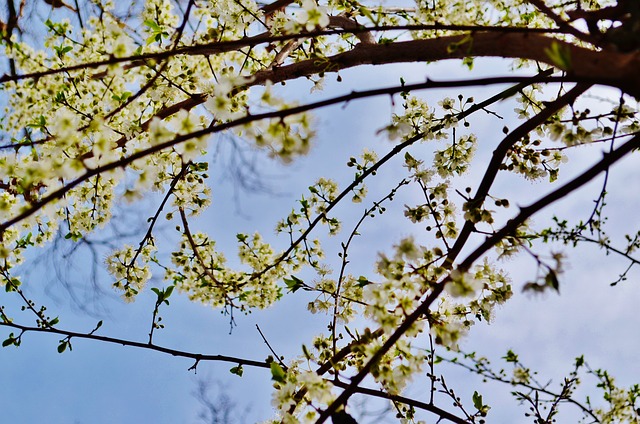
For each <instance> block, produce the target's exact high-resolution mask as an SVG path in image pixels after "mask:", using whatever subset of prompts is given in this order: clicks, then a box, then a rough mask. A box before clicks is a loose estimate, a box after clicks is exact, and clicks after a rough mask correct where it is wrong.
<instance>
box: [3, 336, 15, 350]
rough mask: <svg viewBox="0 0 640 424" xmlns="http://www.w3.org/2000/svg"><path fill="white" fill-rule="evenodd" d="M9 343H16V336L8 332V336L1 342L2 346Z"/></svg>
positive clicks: (9, 344)
mask: <svg viewBox="0 0 640 424" xmlns="http://www.w3.org/2000/svg"><path fill="white" fill-rule="evenodd" d="M11 345H16V346H17V344H16V338H15V337H14V335H13V333H11V334H9V337H8V338H7V339H6V340H5V341H3V342H2V347H7V346H11Z"/></svg>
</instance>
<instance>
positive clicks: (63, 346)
mask: <svg viewBox="0 0 640 424" xmlns="http://www.w3.org/2000/svg"><path fill="white" fill-rule="evenodd" d="M68 343H69V342H67V341H63V342H61V343H60V344H59V345H58V353H62V352H64V351H65V350H67V344H68Z"/></svg>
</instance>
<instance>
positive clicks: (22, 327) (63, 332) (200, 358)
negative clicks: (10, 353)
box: [0, 320, 269, 368]
mask: <svg viewBox="0 0 640 424" xmlns="http://www.w3.org/2000/svg"><path fill="white" fill-rule="evenodd" d="M0 326H4V327H11V328H15V329H17V330H20V331H22V332H24V333H27V332H38V333H52V334H60V335H61V336H65V337H67V338H77V339H89V340H97V341H100V342H105V343H113V344H118V345H122V346H130V347H137V348H140V349H147V350H154V351H156V352H161V353H167V354H169V355H171V356H178V357H181V358H190V359H194V360H195V361H198V362H200V361H220V362H231V363H233V364H238V365H248V366H251V367H258V368H269V364H268V363H266V362H264V361H254V360H252V359H244V358H238V357H235V356H226V355H205V354H201V353H192V352H185V351H182V350H176V349H171V348H168V347H163V346H158V345H155V344H152V343H142V342H136V341H133V340H126V339H118V338H114V337H107V336H98V335H96V334H93V333H88V334H87V333H78V332H75V331H67V330H60V329H58V328H55V327H47V328H41V327H28V326H25V325H20V324H15V323H13V322H8V321H6V320H3V321H2V322H0Z"/></svg>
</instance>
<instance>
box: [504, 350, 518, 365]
mask: <svg viewBox="0 0 640 424" xmlns="http://www.w3.org/2000/svg"><path fill="white" fill-rule="evenodd" d="M502 359H504V360H505V361H507V362H514V363H515V362H518V355H516V354H515V353H513V351H512V350H511V349H509V350H508V351H507V354H506V355H505V356H503V357H502Z"/></svg>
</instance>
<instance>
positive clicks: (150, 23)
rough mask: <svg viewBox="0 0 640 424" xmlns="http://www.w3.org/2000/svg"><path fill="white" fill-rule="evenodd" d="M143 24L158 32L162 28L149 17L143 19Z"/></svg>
mask: <svg viewBox="0 0 640 424" xmlns="http://www.w3.org/2000/svg"><path fill="white" fill-rule="evenodd" d="M144 24H145V25H146V26H148V27H149V28H150V29H151V30H152V31H154V32H158V31H161V30H162V28H160V25H158V24H157V23H156V22H155V21H152V20H150V19H147V20H146V21H144Z"/></svg>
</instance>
